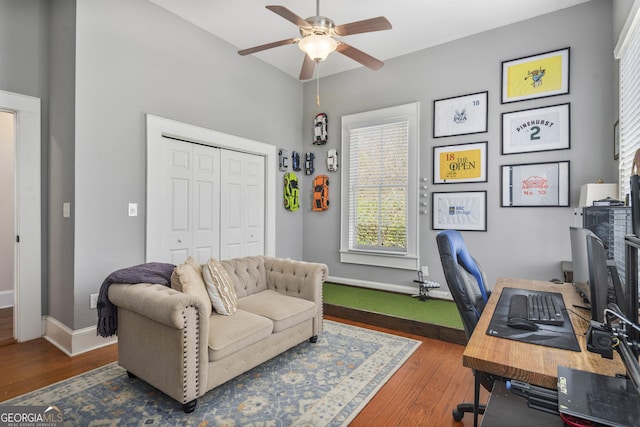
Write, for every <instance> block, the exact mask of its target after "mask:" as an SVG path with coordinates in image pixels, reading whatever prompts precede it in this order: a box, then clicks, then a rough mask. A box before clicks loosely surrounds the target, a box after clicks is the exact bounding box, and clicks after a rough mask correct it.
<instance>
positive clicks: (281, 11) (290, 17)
mask: <svg viewBox="0 0 640 427" xmlns="http://www.w3.org/2000/svg"><path fill="white" fill-rule="evenodd" d="M265 7H266V8H267V9H269V10H270V11H271V12H273V13H275V14H278V15H280V16H282V17H283V18H284V19H286V20H287V21H289V22H292V23H294V24H296V25H297V26H298V27H300V28H305V29H308V30H310V29H311V25H309V23H308V22H307V21H305V20H304V19H302V18H301V17H300V16H298V15H296V14H295V13H293V12H291V11H290V10H289V9H287V8H286V7H284V6H265Z"/></svg>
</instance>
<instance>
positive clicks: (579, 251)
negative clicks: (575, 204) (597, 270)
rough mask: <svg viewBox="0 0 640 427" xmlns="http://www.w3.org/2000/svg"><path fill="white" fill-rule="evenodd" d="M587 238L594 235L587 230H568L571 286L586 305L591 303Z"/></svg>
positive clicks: (577, 228)
mask: <svg viewBox="0 0 640 427" xmlns="http://www.w3.org/2000/svg"><path fill="white" fill-rule="evenodd" d="M588 236H595V234H594V233H593V232H592V231H591V230H589V229H587V228H580V227H570V228H569V237H570V239H571V263H572V264H573V268H572V269H573V285H574V286H575V287H576V289H577V290H578V292H579V293H580V295H581V296H582V298H583V299H584V302H585V303H587V304H588V303H589V302H590V301H591V290H590V289H589V257H588V255H587V237H588Z"/></svg>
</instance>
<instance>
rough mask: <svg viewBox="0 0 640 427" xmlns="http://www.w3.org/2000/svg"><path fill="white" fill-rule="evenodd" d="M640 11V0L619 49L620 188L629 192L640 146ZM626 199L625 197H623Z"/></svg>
mask: <svg viewBox="0 0 640 427" xmlns="http://www.w3.org/2000/svg"><path fill="white" fill-rule="evenodd" d="M639 26H640V13H638V2H635V4H634V6H633V9H632V11H631V12H630V13H629V17H628V19H627V22H626V24H625V27H624V28H623V30H622V32H621V34H620V40H619V42H618V45H617V46H616V50H615V57H616V59H620V158H619V163H618V168H619V179H620V181H619V191H620V196H621V197H622V198H623V197H625V195H626V194H629V178H630V176H631V165H632V163H633V156H634V154H635V152H636V150H638V149H639V148H640V73H639V71H640V28H639ZM623 200H624V199H623Z"/></svg>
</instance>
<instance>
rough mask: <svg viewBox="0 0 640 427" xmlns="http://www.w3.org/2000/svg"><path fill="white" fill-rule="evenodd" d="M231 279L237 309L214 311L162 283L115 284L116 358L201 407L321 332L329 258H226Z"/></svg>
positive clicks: (188, 407)
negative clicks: (205, 398)
mask: <svg viewBox="0 0 640 427" xmlns="http://www.w3.org/2000/svg"><path fill="white" fill-rule="evenodd" d="M221 264H222V265H223V266H224V268H225V270H227V272H228V273H229V274H230V276H231V278H232V279H233V282H234V285H235V289H236V294H237V298H238V306H237V307H238V309H237V312H236V313H235V314H233V315H231V316H223V315H219V314H217V313H216V312H215V311H214V312H211V305H210V302H209V301H205V300H203V298H199V297H198V296H194V295H189V294H186V293H183V292H180V291H177V290H175V289H171V288H168V287H166V286H163V285H159V284H137V285H135V286H132V285H129V284H113V285H111V286H110V288H109V299H110V301H111V302H112V303H113V304H115V305H116V306H117V307H118V362H119V364H120V365H121V366H123V367H124V368H125V369H126V370H127V372H128V373H129V376H131V377H138V378H140V379H142V380H144V381H146V382H147V383H149V384H151V385H152V386H154V387H155V388H157V389H159V390H161V391H162V392H164V393H166V394H167V395H169V396H171V397H172V398H173V399H175V400H177V401H178V402H180V403H182V406H183V409H184V411H185V412H192V411H193V410H195V407H196V403H197V398H198V397H200V396H202V395H203V394H205V393H206V392H207V391H209V390H211V389H212V388H214V387H217V386H218V385H220V384H222V383H224V382H226V381H228V380H230V379H232V378H234V377H236V376H237V375H239V374H241V373H243V372H245V371H248V370H249V369H251V368H253V367H255V366H257V365H259V364H261V363H263V362H265V361H267V360H269V359H271V358H273V357H274V356H276V355H278V354H280V353H282V352H284V351H285V350H288V349H289V348H291V347H294V346H296V345H298V344H300V343H302V342H303V341H305V340H306V339H310V340H311V342H315V341H316V340H317V336H318V333H319V332H321V330H322V284H323V283H324V281H325V280H326V278H327V275H328V269H327V266H326V265H324V264H319V263H307V262H301V261H292V260H285V259H277V258H271V257H264V256H253V257H245V258H237V259H232V260H226V261H221Z"/></svg>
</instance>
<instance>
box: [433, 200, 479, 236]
mask: <svg viewBox="0 0 640 427" xmlns="http://www.w3.org/2000/svg"><path fill="white" fill-rule="evenodd" d="M431 195H432V199H433V200H432V212H433V215H432V216H433V224H432V228H433V229H434V230H468V231H487V192H486V191H453V192H448V193H431Z"/></svg>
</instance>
